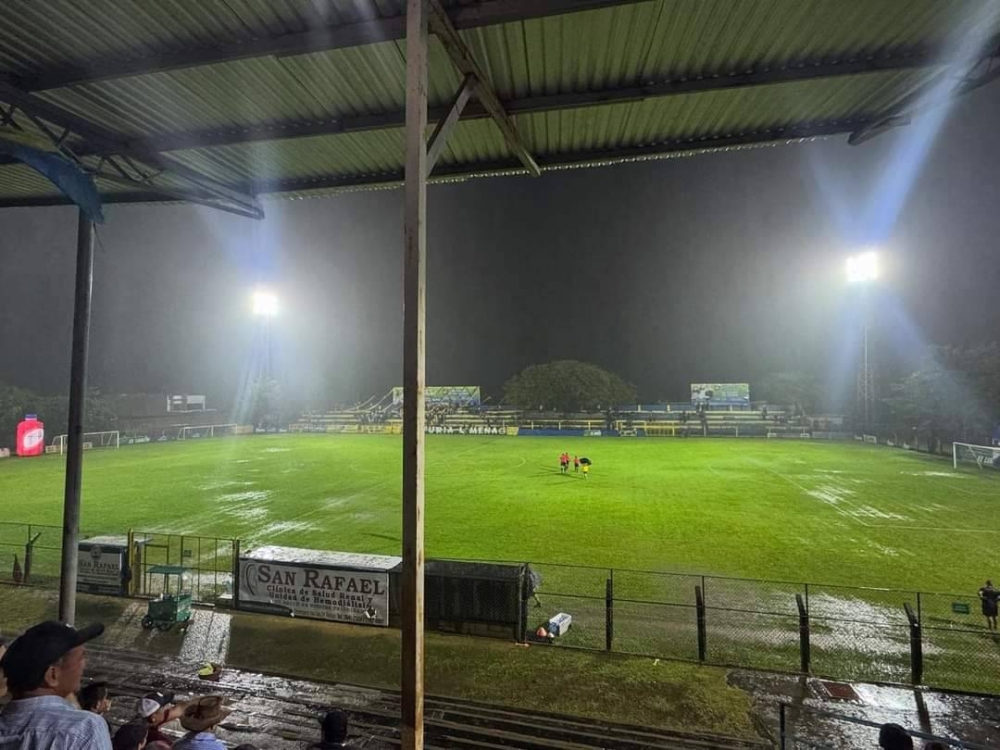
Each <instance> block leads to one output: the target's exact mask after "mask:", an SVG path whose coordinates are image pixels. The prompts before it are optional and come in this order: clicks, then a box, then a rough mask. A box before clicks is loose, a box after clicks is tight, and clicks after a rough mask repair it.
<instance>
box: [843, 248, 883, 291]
mask: <svg viewBox="0 0 1000 750" xmlns="http://www.w3.org/2000/svg"><path fill="white" fill-rule="evenodd" d="M877 278H878V255H876V254H875V253H874V252H872V251H868V252H865V253H859V254H858V255H854V256H851V257H850V258H848V259H847V280H848V281H849V282H851V283H852V284H865V283H868V282H870V281H875V279H877Z"/></svg>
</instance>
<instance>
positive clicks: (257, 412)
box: [250, 378, 284, 429]
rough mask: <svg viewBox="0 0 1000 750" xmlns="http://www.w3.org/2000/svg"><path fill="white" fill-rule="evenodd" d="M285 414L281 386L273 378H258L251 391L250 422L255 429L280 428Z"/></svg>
mask: <svg viewBox="0 0 1000 750" xmlns="http://www.w3.org/2000/svg"><path fill="white" fill-rule="evenodd" d="M283 412H284V400H283V397H282V392H281V384H280V383H279V382H278V381H277V380H275V379H273V378H258V379H257V380H255V381H254V383H253V385H252V386H251V390H250V421H251V423H253V425H254V426H255V427H264V428H265V429H267V428H271V427H279V426H280V425H281V419H282V416H283Z"/></svg>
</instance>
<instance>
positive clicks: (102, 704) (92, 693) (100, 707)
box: [76, 682, 111, 716]
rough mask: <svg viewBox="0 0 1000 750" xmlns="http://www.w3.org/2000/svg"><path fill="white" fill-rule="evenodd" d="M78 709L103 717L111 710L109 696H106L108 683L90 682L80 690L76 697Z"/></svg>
mask: <svg viewBox="0 0 1000 750" xmlns="http://www.w3.org/2000/svg"><path fill="white" fill-rule="evenodd" d="M76 700H77V702H78V703H79V704H80V708H82V709H83V710H84V711H90V712H91V713H95V714H97V715H98V716H104V714H106V713H107V712H108V710H109V709H110V708H111V696H110V695H109V694H108V683H106V682H92V683H90V684H89V685H87V686H86V687H85V688H83V689H81V690H80V692H79V693H77V696H76Z"/></svg>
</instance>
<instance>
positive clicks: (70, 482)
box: [59, 211, 94, 625]
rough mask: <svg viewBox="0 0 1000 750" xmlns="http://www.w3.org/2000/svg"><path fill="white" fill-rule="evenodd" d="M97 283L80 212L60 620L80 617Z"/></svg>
mask: <svg viewBox="0 0 1000 750" xmlns="http://www.w3.org/2000/svg"><path fill="white" fill-rule="evenodd" d="M93 283H94V222H92V221H91V220H90V219H89V218H87V216H86V214H84V213H83V211H79V217H78V219H77V225H76V291H75V293H74V302H73V359H72V364H71V366H70V375H69V427H68V429H67V432H68V437H67V438H66V439H67V442H68V443H69V444H68V445H67V446H66V450H67V452H66V492H65V495H64V499H63V537H62V565H61V569H60V575H59V619H60V620H61V621H62V622H65V623H66V624H68V625H72V624H73V621H74V619H75V618H76V564H77V559H76V558H77V547H78V546H79V541H80V485H81V480H82V477H83V400H84V397H85V396H86V393H87V356H88V353H89V349H90V298H91V292H92V290H93Z"/></svg>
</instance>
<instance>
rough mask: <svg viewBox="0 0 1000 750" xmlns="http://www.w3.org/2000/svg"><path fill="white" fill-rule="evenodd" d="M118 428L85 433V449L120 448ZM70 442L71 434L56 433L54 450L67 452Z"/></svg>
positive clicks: (53, 444)
mask: <svg viewBox="0 0 1000 750" xmlns="http://www.w3.org/2000/svg"><path fill="white" fill-rule="evenodd" d="M118 443H119V441H118V430H105V431H104V432H85V433H83V449H84V450H90V449H91V448H118ZM68 444H69V435H56V438H55V440H53V441H52V447H53V448H55V451H54V452H58V453H65V452H66V446H67V445H68Z"/></svg>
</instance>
